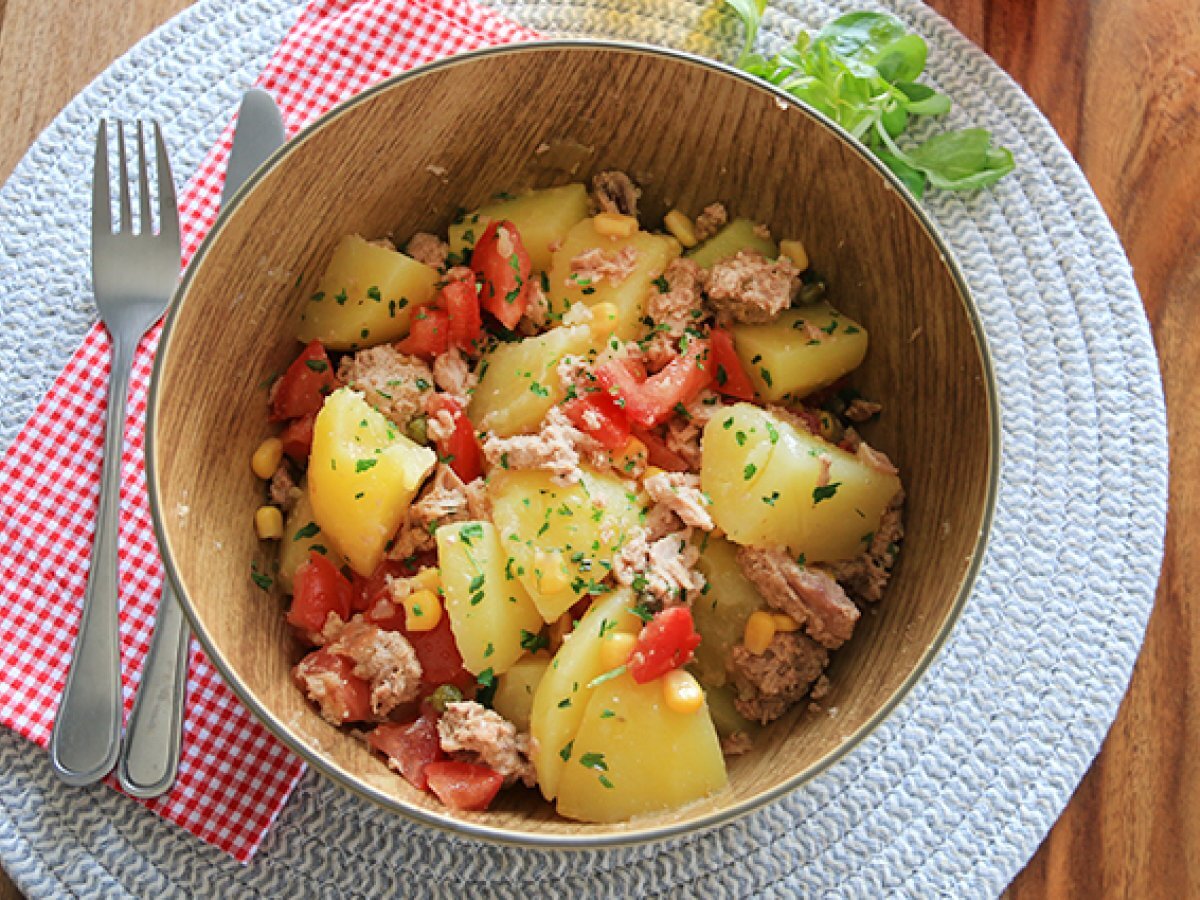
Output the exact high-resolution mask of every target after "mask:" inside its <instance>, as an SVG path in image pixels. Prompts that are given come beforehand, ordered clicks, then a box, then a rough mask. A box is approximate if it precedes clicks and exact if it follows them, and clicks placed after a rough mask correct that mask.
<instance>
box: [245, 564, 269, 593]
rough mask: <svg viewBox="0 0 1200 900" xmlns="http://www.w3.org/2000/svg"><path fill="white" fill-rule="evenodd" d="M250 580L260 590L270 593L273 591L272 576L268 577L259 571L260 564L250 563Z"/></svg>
mask: <svg viewBox="0 0 1200 900" xmlns="http://www.w3.org/2000/svg"><path fill="white" fill-rule="evenodd" d="M250 580H251V581H253V582H254V583H255V584H256V585H258V587H259V589H260V590H264V591H269V590H270V589H271V585H272V584H274V582H273V581H272V580H271V576H270V575H266V574H264V573H263V572H260V571H258V563H256V562H251V563H250Z"/></svg>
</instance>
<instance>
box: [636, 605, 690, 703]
mask: <svg viewBox="0 0 1200 900" xmlns="http://www.w3.org/2000/svg"><path fill="white" fill-rule="evenodd" d="M698 646H700V635H698V634H697V633H696V627H695V624H694V623H693V621H692V611H691V610H690V609H688V608H687V607H686V606H672V607H670V608H668V609H664V610H662V611H661V612H659V613H656V614H655V616H654V618H653V619H651V620H650V621H649V622H647V623H646V625H645V626H643V628H642V631H641V634H639V635H638V639H637V643H636V644H634V646H633V653H631V654H630V655H629V674H630V675H631V676H633V680H634V681H636V682H637V683H638V684H645V683H646V682H648V681H653V680H654V679H655V678H661V677H662V676H663V675H666V674H667V673H668V672H670V671H671V670H672V669H678V668H679V667H680V666H684V665H687V664H688V662H690V661H691V658H692V651H694V650H695V649H696V648H697V647H698Z"/></svg>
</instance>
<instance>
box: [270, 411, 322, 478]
mask: <svg viewBox="0 0 1200 900" xmlns="http://www.w3.org/2000/svg"><path fill="white" fill-rule="evenodd" d="M316 421H317V414H316V413H309V414H308V415H307V416H301V417H300V418H299V419H292V421H290V422H288V423H287V425H286V426H284V429H283V431H281V432H280V433H279V440H280V443H282V444H283V452H284V453H286V454H287V455H288V457H289V458H291V459H292V460H294V461H296V462H297V463H299V464H300V465H305V464H306V463H307V462H308V454H309V453H311V452H312V442H313V425H314V424H315V423H316Z"/></svg>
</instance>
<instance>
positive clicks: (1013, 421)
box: [0, 0, 1167, 897]
mask: <svg viewBox="0 0 1200 900" xmlns="http://www.w3.org/2000/svg"><path fill="white" fill-rule="evenodd" d="M490 5H493V6H496V7H498V8H500V9H502V10H504V11H506V12H508V13H509V14H510V15H512V16H513V17H514V18H517V19H519V20H520V21H522V22H523V23H525V24H527V25H530V26H532V27H534V28H536V29H538V30H540V31H542V32H543V33H546V34H548V35H581V34H598V35H605V36H612V37H621V38H631V39H638V40H645V41H651V42H658V43H665V44H671V45H674V46H678V47H683V48H684V49H689V50H693V51H697V52H705V53H713V54H718V55H719V54H722V53H725V52H728V50H729V49H730V48H731V47H732V46H734V43H735V41H736V39H737V29H736V27H735V26H734V25H733V23H732V22H730V21H729V20H728V19H727V18H724V17H722V16H721V15H720V14H719V13H718V12H717V11H716V9H715V0H714V2H696V0H671V2H668V0H607V2H596V0H542V2H538V3H533V2H499V0H491V3H490ZM849 6H850V4H842V3H838V4H824V3H805V4H801V3H798V2H795V0H782V2H781V0H776V2H775V3H773V6H772V9H771V10H770V11H769V12H768V14H767V17H766V20H765V28H764V34H763V39H762V41H763V43H764V44H765V45H767V46H768V47H770V48H774V47H777V46H779V45H781V44H782V43H783V42H784V41H785V40H788V39H790V38H791V37H792V36H793V35H794V34H795V32H796V30H797V29H798V28H800V27H812V26H815V25H819V24H820V23H821V22H823V21H825V20H826V19H828V18H829V17H831V16H832V15H834V14H836V13H837V12H840V11H842V10H844V9H846V8H849ZM879 6H880V8H885V9H889V10H891V11H893V12H895V13H897V14H898V15H900V16H901V17H903V18H904V19H905V20H906V21H908V22H909V23H911V24H912V25H913V26H914V27H915V28H917V29H918V30H919V31H920V32H921V33H922V34H923V35H924V36H925V37H926V38H927V39H928V40H929V43H930V47H931V53H930V70H929V71H930V77H931V80H932V81H933V82H934V83H936V84H937V86H939V87H940V88H942V89H943V90H945V91H947V92H948V93H949V94H950V95H951V96H952V97H954V98H955V100H956V101H957V106H958V108H957V110H956V112H955V113H953V114H952V115H951V119H952V121H955V122H957V123H958V124H966V123H968V122H970V123H976V124H981V125H984V126H986V127H989V128H991V129H992V130H993V131H994V132H995V133H996V134H997V136H998V138H999V139H1000V141H1001V142H1002V143H1004V144H1006V145H1008V146H1010V147H1012V148H1013V149H1014V151H1015V152H1016V155H1017V159H1018V170H1017V172H1016V174H1014V175H1012V176H1010V177H1009V178H1007V179H1006V180H1005V181H1004V182H1002V183H1001V185H1000V186H999V187H997V188H996V189H995V190H994V191H991V192H989V193H984V194H981V195H978V196H974V197H958V196H953V195H934V196H932V197H931V198H930V199H929V200H928V201H927V203H926V205H927V207H928V208H929V209H930V211H931V213H932V214H933V216H934V218H935V220H936V221H937V222H938V223H939V225H940V226H941V227H942V229H943V231H944V233H945V235H946V237H947V239H948V241H949V243H950V245H951V247H952V248H953V250H954V252H955V254H956V256H957V257H958V260H959V262H960V263H961V264H962V267H963V269H964V271H965V272H966V275H967V278H968V281H969V282H970V284H971V286H972V288H973V290H974V292H975V296H976V298H977V300H978V302H979V306H980V310H981V314H982V317H983V321H984V324H985V328H986V330H987V332H988V335H989V338H990V340H991V344H992V351H993V354H994V357H995V364H996V368H997V374H998V378H999V391H1000V400H1001V407H1002V418H1003V443H1004V453H1003V465H1002V483H1001V491H1000V501H999V509H998V513H997V517H996V521H995V525H994V529H993V537H992V541H991V545H990V549H989V550H988V553H987V556H986V559H985V562H984V566H983V569H982V572H981V575H980V578H979V581H978V584H977V587H976V590H975V592H974V594H973V596H972V599H971V602H970V603H969V604H968V607H967V610H966V612H965V614H964V616H963V619H962V621H961V623H960V624H959V626H958V628H957V629H956V631H955V634H954V636H953V638H952V640H951V642H950V645H949V646H948V647H947V648H946V650H945V651H944V652H943V653H942V655H941V656H940V658H939V659H938V661H937V662H936V663H935V664H934V666H933V667H932V669H931V670H930V672H929V673H928V675H927V676H926V677H925V678H924V679H923V680H922V682H921V683H920V684H919V685H918V686H917V688H916V689H915V690H914V691H913V693H912V694H911V695H910V697H909V698H908V699H907V700H906V701H905V702H904V703H903V704H902V706H901V707H900V709H899V710H898V711H897V712H896V713H895V714H894V715H893V716H892V718H891V719H890V720H889V721H888V722H887V723H886V724H885V725H884V726H883V727H882V728H880V729H879V730H878V731H877V732H876V733H875V734H874V735H872V736H871V737H870V738H869V739H868V740H866V741H865V742H864V743H863V744H862V745H861V746H860V747H859V748H858V749H857V750H856V751H855V752H854V753H852V754H851V755H850V756H849V757H848V758H847V759H846V760H845V761H844V762H842V763H841V764H839V765H837V766H835V767H834V768H833V769H832V770H831V771H829V772H827V773H825V774H824V775H823V776H821V777H820V778H818V779H817V780H816V781H814V782H813V783H812V784H810V785H809V786H807V787H806V788H804V789H803V790H801V791H799V792H798V793H797V794H795V795H793V796H792V797H790V798H788V799H787V800H785V801H783V802H781V803H778V804H775V805H773V806H771V807H770V808H768V809H766V810H764V811H762V812H760V813H758V814H756V815H753V816H751V817H749V818H747V819H745V820H743V821H741V822H738V823H735V824H733V825H730V826H727V827H725V828H723V829H720V830H718V831H716V832H712V833H709V834H707V835H702V836H698V837H694V838H691V839H688V840H681V841H676V842H673V843H670V844H665V845H664V844H660V845H653V846H648V847H640V848H633V849H626V850H616V851H610V852H606V853H574V854H568V853H546V852H532V851H527V852H522V851H517V850H511V849H504V848H499V847H493V846H487V845H481V844H474V843H468V842H463V841H458V840H454V839H451V838H448V837H446V836H444V835H442V834H439V833H435V832H432V831H428V830H425V829H423V828H420V827H417V826H413V825H410V824H408V823H406V822H404V821H401V820H398V819H396V818H394V817H391V816H389V815H386V814H384V813H382V812H381V811H379V810H376V809H374V808H372V807H370V806H367V805H365V804H364V803H362V802H361V801H359V800H357V799H355V798H353V797H351V796H349V795H347V794H344V793H343V792H341V791H340V790H339V789H337V788H334V787H331V786H330V785H328V784H326V783H324V782H322V781H321V780H319V779H318V778H317V777H316V776H314V775H312V774H310V775H308V776H307V777H306V778H305V780H304V781H303V782H302V784H301V786H300V789H299V790H298V791H297V793H296V795H295V797H294V798H293V799H292V801H291V802H290V803H289V805H288V807H287V808H286V810H285V811H284V814H283V816H282V817H281V819H280V821H279V822H278V824H277V825H276V827H275V828H274V830H273V831H272V833H271V835H270V836H269V838H268V840H267V842H266V844H265V846H264V848H263V850H262V851H261V853H260V854H259V856H258V857H257V858H256V859H255V861H254V862H253V863H252V864H251V865H250V866H248V867H244V868H243V867H241V866H239V865H238V864H236V863H234V862H233V861H232V860H230V859H229V858H228V857H226V856H224V855H223V854H221V853H220V852H218V851H215V850H213V849H212V848H210V847H207V846H205V845H204V844H202V843H200V842H199V841H198V840H196V839H194V838H192V837H191V836H190V835H188V834H186V833H184V832H182V831H181V830H179V829H177V828H175V827H173V826H170V825H167V824H165V823H163V822H162V821H160V820H158V819H157V818H156V817H154V816H153V815H152V814H151V813H149V812H147V811H146V810H144V809H142V808H141V807H139V806H136V805H135V804H132V803H130V802H128V801H127V800H125V799H124V798H121V797H120V796H118V795H116V794H114V793H113V792H111V791H109V790H107V789H106V788H93V789H90V790H88V791H67V790H64V789H63V788H62V787H61V786H60V785H59V784H58V783H57V782H56V781H54V779H53V778H52V777H51V775H50V773H49V768H48V766H47V764H46V761H45V755H44V753H43V752H42V751H40V750H38V749H36V748H33V747H31V746H30V745H28V744H26V743H25V742H24V741H22V740H21V739H19V738H17V737H15V736H14V735H12V734H11V733H8V732H0V860H3V863H4V865H5V867H6V868H7V869H8V870H9V872H10V874H11V875H12V876H13V877H14V879H15V880H16V882H17V883H18V885H19V886H20V887H21V889H22V890H24V891H25V892H27V893H28V894H29V895H31V896H54V897H61V896H77V895H82V896H95V895H97V894H100V893H103V894H106V895H112V896H154V897H176V896H189V895H199V896H220V897H243V896H248V897H256V896H263V897H274V896H294V897H308V896H314V897H315V896H320V897H334V896H352V897H367V896H380V895H387V894H400V895H411V894H416V893H427V894H431V895H442V896H462V895H464V894H465V895H468V896H474V895H480V894H485V893H486V894H488V895H495V896H514V897H517V896H528V895H531V894H533V895H537V896H541V895H550V894H559V895H563V896H583V895H609V896H632V895H635V894H657V893H662V894H672V895H682V894H697V895H702V896H709V895H749V894H768V895H796V894H800V895H804V896H816V895H822V896H823V895H832V896H854V897H877V896H883V895H910V896H934V895H950V896H956V897H965V896H989V895H994V894H996V893H998V892H999V891H1000V890H1001V889H1003V887H1004V885H1006V884H1007V883H1008V882H1009V881H1010V880H1011V878H1012V877H1013V876H1014V875H1015V874H1016V872H1017V871H1018V870H1019V869H1020V867H1021V866H1022V865H1023V864H1024V863H1025V861H1026V860H1027V859H1028V858H1029V856H1030V855H1031V854H1032V853H1033V852H1034V850H1036V848H1037V846H1038V844H1039V843H1040V841H1041V840H1042V838H1043V837H1044V835H1045V833H1046V832H1047V830H1048V829H1049V827H1050V825H1051V824H1052V823H1053V821H1054V820H1055V818H1056V817H1057V816H1058V815H1059V813H1060V812H1061V810H1062V808H1063V806H1064V805H1065V804H1066V802H1067V800H1068V799H1069V797H1070V794H1071V792H1072V791H1073V789H1074V787H1075V785H1076V784H1077V783H1078V781H1079V779H1080V777H1081V776H1082V774H1083V772H1084V771H1085V769H1086V767H1087V765H1088V764H1089V763H1090V761H1091V760H1092V758H1093V756H1094V755H1095V753H1096V752H1097V750H1098V749H1099V746H1100V743H1101V741H1102V739H1103V737H1104V734H1105V733H1106V731H1107V729H1108V727H1109V725H1110V724H1111V722H1112V720H1113V718H1114V716H1115V714H1116V709H1117V705H1118V703H1119V702H1120V700H1121V697H1122V696H1123V694H1124V692H1125V688H1126V685H1127V683H1128V679H1129V675H1130V672H1131V670H1132V667H1133V662H1134V659H1135V657H1136V655H1137V652H1138V648H1139V646H1140V644H1141V639H1142V635H1143V631H1144V629H1145V624H1146V619H1147V617H1148V615H1149V611H1150V608H1151V605H1152V603H1153V598H1154V590H1155V585H1156V583H1157V579H1158V571H1159V565H1160V559H1161V552H1162V536H1163V527H1164V520H1165V511H1166V484H1167V482H1166V479H1167V468H1166V462H1167V450H1166V427H1165V414H1164V408H1163V399H1162V391H1161V384H1160V380H1159V374H1158V368H1157V361H1156V357H1155V353H1154V346H1153V344H1152V342H1151V340H1150V334H1149V329H1148V327H1147V323H1146V320H1145V317H1144V314H1143V312H1142V306H1141V302H1140V300H1139V298H1138V295H1137V292H1136V289H1135V287H1134V285H1133V281H1132V278H1131V274H1130V270H1129V265H1128V263H1127V262H1126V260H1125V256H1124V254H1123V252H1122V250H1121V248H1120V245H1119V244H1118V242H1117V239H1116V236H1115V235H1114V234H1113V231H1112V229H1111V227H1110V226H1109V224H1108V221H1107V219H1106V218H1105V216H1104V213H1103V211H1102V210H1101V208H1100V206H1099V204H1098V203H1097V202H1096V200H1095V197H1094V196H1093V195H1092V193H1091V190H1090V189H1089V187H1088V185H1087V182H1086V180H1085V179H1084V177H1083V175H1082V174H1081V173H1080V172H1079V170H1078V168H1077V167H1076V165H1075V163H1074V162H1073V160H1072V159H1071V157H1070V155H1069V154H1068V153H1067V151H1066V149H1065V148H1064V147H1063V146H1062V144H1061V142H1060V141H1059V140H1058V138H1057V136H1056V135H1055V134H1054V132H1053V130H1052V129H1051V128H1050V126H1049V125H1048V124H1047V123H1046V121H1045V120H1044V119H1043V118H1042V116H1041V115H1040V114H1039V113H1038V112H1037V110H1036V109H1035V107H1034V106H1033V104H1032V103H1031V102H1030V101H1029V100H1028V99H1027V98H1026V97H1025V96H1024V95H1023V94H1022V93H1021V91H1020V90H1019V89H1018V88H1017V87H1016V85H1014V84H1013V82H1012V81H1011V80H1010V79H1009V78H1008V77H1007V76H1005V75H1004V74H1003V73H1002V72H1001V71H1000V70H999V69H998V68H997V67H996V66H995V65H994V64H993V63H992V62H991V61H990V60H989V59H988V58H987V57H986V56H985V55H984V54H983V53H981V52H980V51H979V50H978V49H976V48H974V47H973V46H972V45H970V44H969V43H968V42H967V41H966V40H964V39H963V38H962V37H961V36H960V35H959V34H958V33H957V32H955V31H954V30H953V29H952V28H951V27H950V26H949V25H948V24H947V23H946V22H945V21H944V20H942V19H941V18H940V17H938V16H937V15H936V14H934V13H932V12H931V11H930V10H928V9H927V8H925V7H924V6H922V5H920V4H919V3H917V2H915V0H889V2H885V3H883V4H880V5H879ZM299 8H300V4H299V3H298V2H296V0H253V2H247V0H201V2H199V3H198V4H197V5H196V6H194V7H192V8H191V9H189V10H188V11H187V12H186V13H184V14H183V15H182V16H180V17H179V18H177V19H175V20H174V21H172V22H170V23H169V24H168V25H166V26H165V27H164V28H163V29H161V30H160V31H158V32H156V33H155V34H154V35H152V36H151V37H149V38H147V39H146V41H144V42H142V43H141V44H139V45H138V46H137V47H135V48H134V49H133V51H131V53H130V54H129V55H128V56H126V57H124V58H123V59H122V60H120V61H119V62H118V63H116V64H115V65H114V66H113V67H112V68H110V69H109V70H108V71H107V72H105V73H104V74H103V75H102V76H101V77H100V78H99V79H98V80H97V81H96V82H95V83H93V84H92V85H91V86H90V87H89V88H88V89H87V90H86V91H85V92H84V93H83V94H82V95H80V97H78V98H77V99H76V100H75V101H74V102H73V103H72V104H71V105H70V106H69V107H68V108H67V109H66V110H65V111H64V112H63V114H62V115H61V116H60V117H59V118H58V119H57V120H56V121H55V122H54V124H53V125H52V126H51V127H50V129H48V131H47V132H46V133H45V134H44V135H42V137H41V138H40V139H39V140H38V142H37V143H36V144H35V145H34V147H33V148H32V149H31V150H30V152H29V154H28V155H27V156H26V158H25V159H24V160H23V161H22V162H21V164H20V165H19V166H18V168H17V170H16V171H15V173H14V174H13V176H12V178H11V179H10V180H9V182H8V183H7V184H6V185H5V186H4V188H3V189H2V190H0V251H2V252H0V285H3V296H4V298H5V300H4V303H3V305H2V306H0V329H3V333H5V334H8V335H16V334H20V335H21V336H22V340H21V342H20V343H19V345H18V343H17V342H16V341H11V340H10V341H8V342H6V343H5V345H4V346H3V347H0V354H2V357H0V364H2V365H3V366H4V367H5V370H6V371H8V372H15V373H16V377H15V378H10V379H8V380H7V381H6V383H5V384H4V386H3V387H2V388H0V390H2V391H3V395H2V401H3V402H0V444H2V445H4V446H7V444H8V442H9V441H11V439H12V438H13V436H14V435H15V434H16V431H17V429H18V428H19V427H20V424H21V423H22V422H23V421H24V419H25V418H26V417H27V416H28V415H29V413H30V412H31V411H32V409H33V407H34V405H35V404H36V402H37V400H38V398H40V397H41V395H42V394H43V393H44V392H45V390H46V388H47V387H48V385H49V383H50V381H51V380H52V379H53V377H54V375H55V374H56V373H57V371H58V370H59V368H60V367H61V365H62V364H63V363H64V362H65V360H66V358H67V357H68V355H69V354H70V352H71V351H72V350H73V349H74V347H75V346H76V345H77V343H78V341H79V340H80V338H81V337H82V335H83V333H84V331H85V330H86V328H87V326H88V324H89V323H90V321H91V319H92V316H93V313H92V308H91V305H90V299H89V291H88V282H87V271H88V266H87V259H88V257H87V240H88V239H87V230H86V220H87V215H88V212H87V210H88V199H87V190H88V184H89V183H90V182H89V178H90V176H89V166H90V163H89V160H90V151H91V148H90V144H91V139H92V134H93V130H94V122H95V120H96V119H97V118H98V117H100V116H101V115H120V116H125V117H130V118H131V117H133V116H134V114H136V113H143V114H149V115H152V116H154V117H156V118H158V119H160V120H161V121H162V122H163V123H164V126H165V128H166V131H167V133H168V134H169V135H171V136H172V152H173V159H174V161H175V165H176V171H177V172H179V173H181V174H186V173H189V172H191V171H193V170H194V168H195V166H196V165H197V163H198V162H199V160H200V158H201V156H202V154H203V153H204V151H205V150H206V149H207V147H208V146H209V145H210V144H211V143H212V142H213V141H214V140H215V139H216V137H217V135H218V133H219V131H220V129H221V128H222V127H223V125H224V123H225V122H226V121H227V119H228V117H229V115H230V114H231V112H232V110H233V107H234V105H235V103H236V100H237V98H238V96H239V94H240V91H241V90H242V89H243V88H244V87H245V86H247V85H248V84H249V83H250V82H251V81H252V80H253V79H254V77H255V75H256V74H257V72H258V70H259V68H260V67H261V66H262V64H263V63H264V62H265V60H266V58H267V56H268V55H269V53H270V51H271V49H272V48H273V47H274V45H275V44H276V43H277V41H278V40H279V39H280V37H281V36H282V35H283V33H284V32H285V30H286V29H287V27H288V25H289V24H290V23H291V21H292V20H293V18H294V16H295V15H296V13H297V12H298V10H299Z"/></svg>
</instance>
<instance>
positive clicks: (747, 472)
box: [742, 463, 758, 481]
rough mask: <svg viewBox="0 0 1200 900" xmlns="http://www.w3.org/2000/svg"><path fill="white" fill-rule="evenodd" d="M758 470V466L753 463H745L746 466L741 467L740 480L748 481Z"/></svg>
mask: <svg viewBox="0 0 1200 900" xmlns="http://www.w3.org/2000/svg"><path fill="white" fill-rule="evenodd" d="M757 471H758V466H756V465H755V464H754V463H746V468H744V469H742V481H749V480H750V479H751V478H753V477H754V473H755V472H757Z"/></svg>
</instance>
